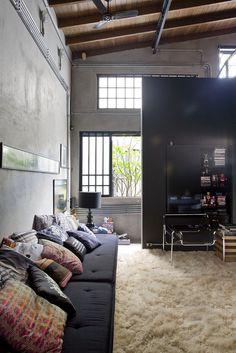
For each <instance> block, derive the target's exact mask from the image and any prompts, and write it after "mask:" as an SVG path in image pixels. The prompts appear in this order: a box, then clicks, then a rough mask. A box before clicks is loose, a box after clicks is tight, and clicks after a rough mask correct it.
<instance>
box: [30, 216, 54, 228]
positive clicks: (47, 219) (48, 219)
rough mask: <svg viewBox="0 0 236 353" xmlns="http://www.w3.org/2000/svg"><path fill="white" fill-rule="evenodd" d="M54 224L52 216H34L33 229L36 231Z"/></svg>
mask: <svg viewBox="0 0 236 353" xmlns="http://www.w3.org/2000/svg"><path fill="white" fill-rule="evenodd" d="M53 222H54V217H53V215H41V216H39V215H35V216H34V221H33V229H35V230H36V231H39V230H42V229H44V228H48V227H50V226H51V225H52V224H53Z"/></svg>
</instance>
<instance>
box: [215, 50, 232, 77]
mask: <svg viewBox="0 0 236 353" xmlns="http://www.w3.org/2000/svg"><path fill="white" fill-rule="evenodd" d="M219 69H220V72H219V77H220V78H230V77H235V76H236V47H220V48H219Z"/></svg>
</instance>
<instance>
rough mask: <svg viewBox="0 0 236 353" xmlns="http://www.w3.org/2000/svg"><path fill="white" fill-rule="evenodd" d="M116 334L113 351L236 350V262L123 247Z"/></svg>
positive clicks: (228, 352) (210, 352) (206, 352)
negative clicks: (171, 259)
mask: <svg viewBox="0 0 236 353" xmlns="http://www.w3.org/2000/svg"><path fill="white" fill-rule="evenodd" d="M123 246H124V245H123ZM114 335H115V336H114V350H113V353H236V263H224V262H222V261H221V260H220V259H219V258H217V257H216V256H215V255H214V252H212V251H209V252H202V251H194V252H175V253H174V264H173V265H172V266H171V264H170V253H169V252H162V250H158V249H153V250H143V249H141V248H140V247H137V246H134V247H133V248H132V246H130V247H129V250H128V251H125V252H122V250H121V251H120V250H119V254H118V269H117V289H116V312H115V332H114Z"/></svg>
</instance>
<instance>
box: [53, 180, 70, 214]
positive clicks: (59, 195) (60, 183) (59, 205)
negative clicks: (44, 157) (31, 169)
mask: <svg viewBox="0 0 236 353" xmlns="http://www.w3.org/2000/svg"><path fill="white" fill-rule="evenodd" d="M66 203H67V180H66V179H55V180H53V213H54V214H55V213H60V212H64V211H66Z"/></svg>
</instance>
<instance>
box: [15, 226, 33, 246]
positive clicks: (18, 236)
mask: <svg viewBox="0 0 236 353" xmlns="http://www.w3.org/2000/svg"><path fill="white" fill-rule="evenodd" d="M36 234H37V232H36V230H34V229H31V230H29V231H27V232H18V233H13V234H12V235H11V236H10V238H11V239H12V240H14V241H16V242H21V243H30V244H37V243H38V238H37V236H36Z"/></svg>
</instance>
